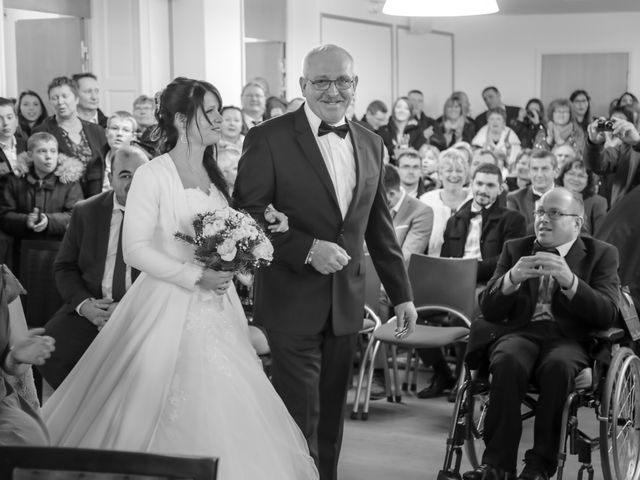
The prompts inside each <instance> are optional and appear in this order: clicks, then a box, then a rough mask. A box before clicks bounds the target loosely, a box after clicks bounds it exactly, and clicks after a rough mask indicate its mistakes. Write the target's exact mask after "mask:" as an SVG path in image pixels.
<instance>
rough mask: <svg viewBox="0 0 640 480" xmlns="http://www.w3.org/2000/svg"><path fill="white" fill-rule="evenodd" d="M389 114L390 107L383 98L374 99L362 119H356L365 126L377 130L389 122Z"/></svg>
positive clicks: (373, 130)
mask: <svg viewBox="0 0 640 480" xmlns="http://www.w3.org/2000/svg"><path fill="white" fill-rule="evenodd" d="M388 116H389V109H388V108H387V106H386V105H385V104H384V102H383V101H382V100H374V101H373V102H371V103H370V104H369V106H368V107H367V111H366V112H365V114H364V115H363V116H362V118H361V119H360V120H356V121H357V123H359V124H360V125H362V126H363V127H364V128H367V129H369V130H371V131H372V132H375V131H376V130H378V129H379V128H380V127H382V126H383V125H386V124H387V121H388V120H389V119H388Z"/></svg>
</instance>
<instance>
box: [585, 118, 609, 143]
mask: <svg viewBox="0 0 640 480" xmlns="http://www.w3.org/2000/svg"><path fill="white" fill-rule="evenodd" d="M600 120H604V119H603V118H596V119H595V120H594V121H593V122H591V123H590V124H589V125H587V135H588V136H589V141H590V142H591V143H593V144H594V145H599V144H601V143H604V141H605V140H606V137H605V136H604V132H599V131H598V128H597V126H598V122H599V121H600Z"/></svg>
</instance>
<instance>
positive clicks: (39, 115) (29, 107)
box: [17, 90, 47, 138]
mask: <svg viewBox="0 0 640 480" xmlns="http://www.w3.org/2000/svg"><path fill="white" fill-rule="evenodd" d="M17 110H18V123H19V124H20V132H21V133H22V135H23V136H24V138H29V137H30V136H31V134H32V133H33V129H34V128H35V127H37V126H38V125H40V124H41V123H42V122H43V121H44V119H45V118H47V109H46V108H45V106H44V103H43V102H42V99H41V98H40V95H38V94H37V93H36V92H34V91H33V90H26V91H24V92H22V93H21V94H20V97H18V105H17Z"/></svg>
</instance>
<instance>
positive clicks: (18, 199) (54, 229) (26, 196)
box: [0, 132, 84, 238]
mask: <svg viewBox="0 0 640 480" xmlns="http://www.w3.org/2000/svg"><path fill="white" fill-rule="evenodd" d="M18 170H19V172H16V173H19V176H10V177H8V178H7V182H6V184H5V187H4V189H3V191H2V195H1V196H0V227H1V228H2V230H4V231H5V232H7V233H8V234H10V235H12V236H14V237H16V238H23V237H28V238H42V237H46V238H51V237H54V238H62V236H63V235H64V232H65V231H66V229H67V225H69V220H70V218H71V211H72V210H73V207H74V205H75V204H76V203H78V201H80V200H82V198H83V195H82V188H81V187H80V184H79V183H78V182H79V180H80V179H81V178H82V175H83V173H84V165H83V164H82V162H81V161H80V160H78V159H76V158H72V157H67V156H65V155H62V154H59V153H58V141H57V140H56V138H55V137H54V136H53V135H51V134H50V133H46V132H39V133H34V134H33V135H31V136H30V137H29V139H28V140H27V151H26V152H24V153H22V154H21V155H20V156H19V157H18Z"/></svg>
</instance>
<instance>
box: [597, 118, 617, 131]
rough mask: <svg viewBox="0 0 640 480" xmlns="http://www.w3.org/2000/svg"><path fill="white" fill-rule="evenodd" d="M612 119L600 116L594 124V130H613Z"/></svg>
mask: <svg viewBox="0 0 640 480" xmlns="http://www.w3.org/2000/svg"><path fill="white" fill-rule="evenodd" d="M613 125H614V123H613V120H606V119H604V118H601V119H600V120H598V123H597V124H596V131H597V132H611V131H613Z"/></svg>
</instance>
